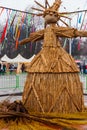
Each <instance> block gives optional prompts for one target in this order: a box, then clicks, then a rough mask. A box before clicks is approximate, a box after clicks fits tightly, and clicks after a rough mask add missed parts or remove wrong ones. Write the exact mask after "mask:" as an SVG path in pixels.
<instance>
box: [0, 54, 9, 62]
mask: <svg viewBox="0 0 87 130" xmlns="http://www.w3.org/2000/svg"><path fill="white" fill-rule="evenodd" d="M1 61H5V62H11V59H10V58H8V56H7V55H6V54H5V55H4V56H3V57H2V58H1Z"/></svg>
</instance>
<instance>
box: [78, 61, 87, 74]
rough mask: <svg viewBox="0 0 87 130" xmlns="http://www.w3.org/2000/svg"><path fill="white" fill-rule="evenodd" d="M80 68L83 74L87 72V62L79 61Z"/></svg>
mask: <svg viewBox="0 0 87 130" xmlns="http://www.w3.org/2000/svg"><path fill="white" fill-rule="evenodd" d="M77 65H78V67H79V69H80V73H81V74H87V64H86V63H80V62H79V63H77Z"/></svg>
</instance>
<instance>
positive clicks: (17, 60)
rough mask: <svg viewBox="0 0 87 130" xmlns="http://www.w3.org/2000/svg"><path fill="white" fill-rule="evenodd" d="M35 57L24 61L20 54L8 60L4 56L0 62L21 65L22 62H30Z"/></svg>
mask: <svg viewBox="0 0 87 130" xmlns="http://www.w3.org/2000/svg"><path fill="white" fill-rule="evenodd" d="M34 56H35V55H33V56H32V57H31V58H29V59H26V58H24V57H22V56H21V55H20V54H18V55H17V57H16V58H13V59H10V58H8V56H7V55H6V54H5V55H4V56H3V57H2V58H1V61H6V62H8V63H23V62H31V61H32V59H33V58H34Z"/></svg>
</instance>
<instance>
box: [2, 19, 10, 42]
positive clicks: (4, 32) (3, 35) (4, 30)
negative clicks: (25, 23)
mask: <svg viewBox="0 0 87 130" xmlns="http://www.w3.org/2000/svg"><path fill="white" fill-rule="evenodd" d="M7 26H8V19H7V21H6V25H5V27H4V29H3V33H2V35H1V38H0V43H1V42H2V41H3V40H4V38H5V35H6V30H7Z"/></svg>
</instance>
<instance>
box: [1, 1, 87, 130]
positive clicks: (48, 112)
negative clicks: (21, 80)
mask: <svg viewBox="0 0 87 130" xmlns="http://www.w3.org/2000/svg"><path fill="white" fill-rule="evenodd" d="M35 2H36V1H35ZM36 3H37V4H38V5H40V6H41V7H42V8H44V7H43V6H42V5H41V4H39V3H38V2H36ZM47 4H48V2H47ZM60 4H61V0H56V1H55V3H54V4H53V6H52V7H50V6H49V4H48V6H49V9H45V11H44V13H43V14H42V15H43V17H44V18H45V22H46V24H49V26H47V27H46V29H44V30H41V31H38V32H35V33H32V34H31V35H30V36H29V38H27V39H24V40H23V41H21V42H20V44H24V43H27V42H29V41H31V42H34V41H37V40H40V39H43V38H44V43H43V48H42V50H41V51H40V52H39V53H38V54H37V55H36V56H35V58H34V59H33V60H32V62H31V63H29V65H28V64H27V65H26V71H27V72H28V75H27V79H26V83H25V87H24V92H23V102H22V101H14V102H13V103H10V102H3V103H0V130H36V129H37V130H85V129H87V108H85V106H84V101H83V88H82V83H81V82H80V79H79V70H78V68H77V65H76V64H75V61H74V59H73V58H72V56H71V55H69V54H68V53H67V52H66V51H65V50H64V49H63V48H62V47H61V45H60V41H59V37H69V38H72V37H78V36H87V32H85V31H78V30H76V29H74V28H69V27H68V25H67V24H66V23H65V22H64V21H63V23H64V24H65V25H66V26H67V27H58V26H57V25H56V22H57V20H61V19H60V15H61V14H62V13H58V12H57V9H58V8H59V6H60ZM34 9H35V8H34ZM37 10H38V9H37ZM39 15H41V14H39ZM61 17H62V16H61ZM64 17H65V16H64Z"/></svg>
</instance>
